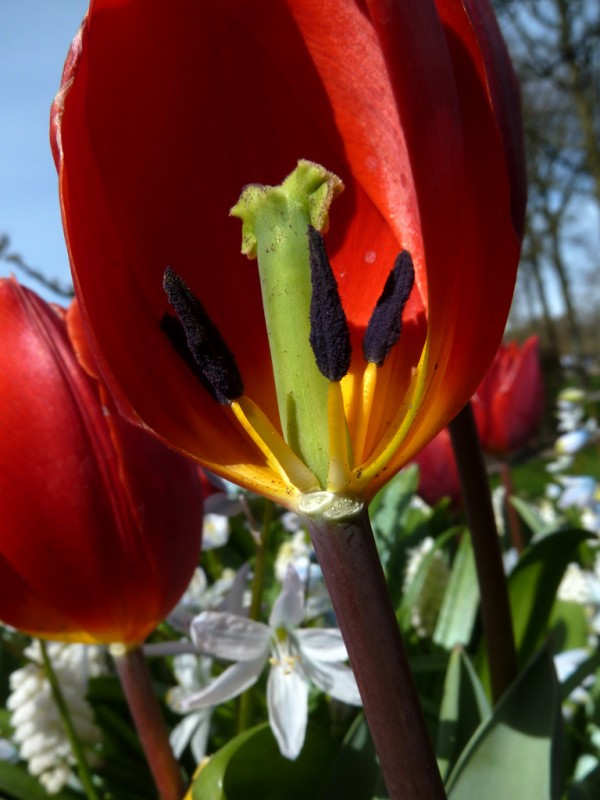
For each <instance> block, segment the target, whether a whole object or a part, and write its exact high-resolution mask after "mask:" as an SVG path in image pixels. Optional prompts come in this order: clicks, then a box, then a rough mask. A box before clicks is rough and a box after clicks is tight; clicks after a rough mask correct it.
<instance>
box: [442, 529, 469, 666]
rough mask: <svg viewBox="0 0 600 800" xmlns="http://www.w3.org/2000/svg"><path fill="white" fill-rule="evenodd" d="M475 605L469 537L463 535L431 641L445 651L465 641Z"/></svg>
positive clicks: (466, 642) (466, 640) (467, 637)
mask: <svg viewBox="0 0 600 800" xmlns="http://www.w3.org/2000/svg"><path fill="white" fill-rule="evenodd" d="M478 606H479V586H478V584H477V572H476V570H475V559H474V557H473V547H472V546H471V537H470V536H463V537H462V539H461V542H460V545H459V547H458V550H457V552H456V556H455V558H454V562H453V564H452V570H451V572H450V579H449V581H448V588H447V589H446V594H445V595H444V602H443V604H442V608H441V610H440V615H439V617H438V621H437V624H436V626H435V632H434V634H433V641H434V642H435V643H436V644H439V645H441V646H442V647H444V648H446V649H447V650H450V649H452V648H453V647H455V646H456V645H457V644H465V645H466V644H468V642H469V641H470V639H471V634H472V631H473V623H474V622H475V617H476V615H477V608H478Z"/></svg>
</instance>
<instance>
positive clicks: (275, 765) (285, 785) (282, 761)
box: [191, 724, 335, 800]
mask: <svg viewBox="0 0 600 800" xmlns="http://www.w3.org/2000/svg"><path fill="white" fill-rule="evenodd" d="M334 754H335V744H334V742H333V741H332V740H331V739H330V738H329V737H328V736H327V735H326V734H325V733H323V732H322V731H321V730H320V729H318V728H309V729H308V731H307V735H306V740H305V742H304V747H303V748H302V752H301V753H300V755H299V756H298V758H297V759H296V760H295V761H290V760H288V759H286V758H284V757H283V756H282V755H281V754H280V752H279V749H278V748H277V743H276V742H275V739H274V737H273V734H272V733H271V729H270V728H269V726H268V725H267V724H264V725H259V726H258V727H256V728H252V729H251V730H248V731H244V733H241V734H240V735H239V736H236V737H235V739H232V740H231V741H230V742H228V743H227V744H226V745H225V746H224V747H222V748H221V750H219V751H218V752H217V753H215V755H213V756H211V758H210V760H209V761H208V763H207V765H206V766H205V767H203V768H202V769H201V770H200V772H199V774H198V776H197V778H196V779H195V781H194V783H193V786H192V789H191V798H192V800H248V798H251V797H256V798H269V800H306V798H307V797H317V796H318V793H319V789H320V786H321V783H322V782H323V775H324V774H326V773H327V771H328V769H329V765H330V763H331V761H332V759H333V757H334Z"/></svg>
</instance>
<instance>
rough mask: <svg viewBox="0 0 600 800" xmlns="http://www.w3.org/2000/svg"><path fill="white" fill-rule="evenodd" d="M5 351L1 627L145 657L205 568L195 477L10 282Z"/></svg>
mask: <svg viewBox="0 0 600 800" xmlns="http://www.w3.org/2000/svg"><path fill="white" fill-rule="evenodd" d="M71 313H72V314H73V312H71ZM0 340H1V341H2V351H1V353H0V376H1V381H2V391H1V392H0V417H1V419H2V440H1V443H0V519H1V520H2V534H1V536H0V619H2V621H3V622H5V623H7V624H10V625H13V626H14V627H16V628H19V629H21V630H23V631H25V632H27V633H30V634H32V635H35V636H42V637H45V638H56V639H62V640H65V641H81V642H107V643H108V642H121V643H124V644H127V645H131V644H137V643H139V642H141V641H142V640H143V639H144V638H145V637H146V636H147V635H148V633H150V631H151V630H152V629H153V628H154V627H155V626H156V625H157V624H158V623H159V622H160V621H161V620H162V619H164V617H165V616H166V614H167V613H168V612H169V611H170V609H171V608H172V607H173V606H174V605H175V603H176V602H177V600H178V598H179V597H180V595H181V594H182V593H183V591H184V590H185V587H186V586H187V583H188V582H189V579H190V577H191V575H192V572H193V570H194V567H195V566H196V563H197V559H198V554H199V548H200V535H201V529H202V503H201V499H200V486H199V481H198V476H197V470H196V466H195V465H194V464H193V463H191V462H188V461H186V460H184V459H183V458H182V457H181V456H180V455H178V454H177V453H174V452H172V451H170V450H168V449H166V448H165V447H164V446H163V445H162V444H160V443H159V442H158V441H157V440H156V439H155V438H154V437H152V436H149V435H148V434H147V433H146V432H144V431H142V430H141V429H139V428H137V427H134V426H132V425H130V424H129V423H127V422H125V421H124V420H123V419H122V418H121V417H120V416H119V415H118V414H117V413H116V412H115V410H114V408H113V406H112V402H111V400H110V398H109V396H108V394H107V392H106V389H105V388H104V387H103V386H102V384H101V383H99V382H98V381H97V380H95V379H94V378H92V377H91V376H90V375H89V374H88V373H87V372H86V371H84V369H83V368H82V367H81V365H80V363H79V361H78V359H77V357H76V355H75V352H74V350H73V346H72V344H71V341H70V340H69V337H68V335H67V326H66V320H65V314H64V313H61V312H60V311H58V310H56V309H55V308H53V307H51V306H49V305H48V304H47V303H45V302H44V301H43V300H41V299H40V298H39V297H37V296H36V295H35V294H34V293H33V292H30V291H28V290H27V289H24V288H22V287H20V286H19V285H18V284H17V282H16V281H14V280H2V281H0ZM81 344H82V343H81V342H80V345H81Z"/></svg>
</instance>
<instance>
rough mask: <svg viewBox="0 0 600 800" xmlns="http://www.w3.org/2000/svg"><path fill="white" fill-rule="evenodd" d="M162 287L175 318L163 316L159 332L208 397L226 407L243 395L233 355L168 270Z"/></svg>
mask: <svg viewBox="0 0 600 800" xmlns="http://www.w3.org/2000/svg"><path fill="white" fill-rule="evenodd" d="M163 288H164V290H165V293H166V295H167V297H168V298H169V303H170V304H171V305H172V306H173V308H174V309H175V312H176V314H177V317H178V318H179V319H176V318H175V317H173V316H171V315H169V314H165V316H164V317H163V318H162V320H161V323H160V327H161V329H162V330H163V332H164V333H165V334H166V335H167V336H168V338H169V341H170V342H171V344H172V345H173V347H174V348H175V350H176V351H177V353H178V354H179V355H180V356H181V357H182V358H183V360H184V361H185V362H186V364H187V365H188V366H189V367H190V369H191V370H192V372H193V373H194V375H195V376H196V378H197V379H198V380H199V381H200V383H201V384H202V385H203V386H204V388H205V389H206V390H207V391H208V392H209V394H210V395H211V397H212V398H213V399H214V400H216V401H217V402H218V403H221V404H222V405H228V404H229V403H231V401H232V400H235V399H236V398H237V397H240V395H242V394H243V393H244V384H243V382H242V376H241V375H240V371H239V369H238V366H237V364H236V362H235V358H234V356H233V353H232V352H231V350H230V349H229V348H228V347H227V345H226V344H225V341H224V339H223V337H222V336H221V334H220V333H219V330H218V328H217V327H216V325H214V324H213V322H212V321H211V319H210V318H209V316H208V314H207V313H206V311H205V310H204V307H203V306H202V303H201V302H200V301H199V300H198V298H197V297H195V296H194V295H193V294H192V292H191V291H190V289H189V288H188V286H187V285H186V284H185V282H184V281H183V279H182V278H180V277H179V275H177V273H175V272H173V270H172V269H171V268H170V267H167V269H166V270H165V275H164V278H163Z"/></svg>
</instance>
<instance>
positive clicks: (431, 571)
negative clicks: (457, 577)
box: [404, 536, 450, 638]
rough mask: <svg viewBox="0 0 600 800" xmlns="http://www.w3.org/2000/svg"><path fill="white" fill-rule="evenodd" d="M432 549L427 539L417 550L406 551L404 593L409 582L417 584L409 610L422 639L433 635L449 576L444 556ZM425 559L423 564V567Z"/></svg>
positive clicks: (430, 541) (431, 543) (428, 538)
mask: <svg viewBox="0 0 600 800" xmlns="http://www.w3.org/2000/svg"><path fill="white" fill-rule="evenodd" d="M434 547H435V540H434V539H432V538H431V537H430V536H428V537H427V538H425V539H423V541H422V542H421V544H420V545H419V546H418V547H415V548H413V549H412V550H410V551H409V554H408V561H407V564H406V573H405V576H404V590H405V591H406V590H407V589H408V587H409V586H410V585H411V584H412V583H413V581H415V580H418V581H419V582H420V587H419V589H418V592H417V595H416V598H415V602H414V603H413V605H412V608H411V610H410V621H411V625H412V627H413V628H414V629H415V631H416V632H417V634H418V635H419V636H421V637H422V638H431V637H432V636H433V632H434V630H435V623H436V621H437V618H438V615H439V613H440V609H441V607H442V603H443V600H444V595H445V593H446V589H447V587H448V579H449V577H450V570H449V568H448V564H447V563H446V559H445V558H444V554H443V553H442V551H441V550H435V552H432V551H433V550H434ZM430 553H431V555H430V556H429V554H430ZM428 556H429V557H428ZM427 557H428V558H427ZM426 558H427V564H425V559H426Z"/></svg>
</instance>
